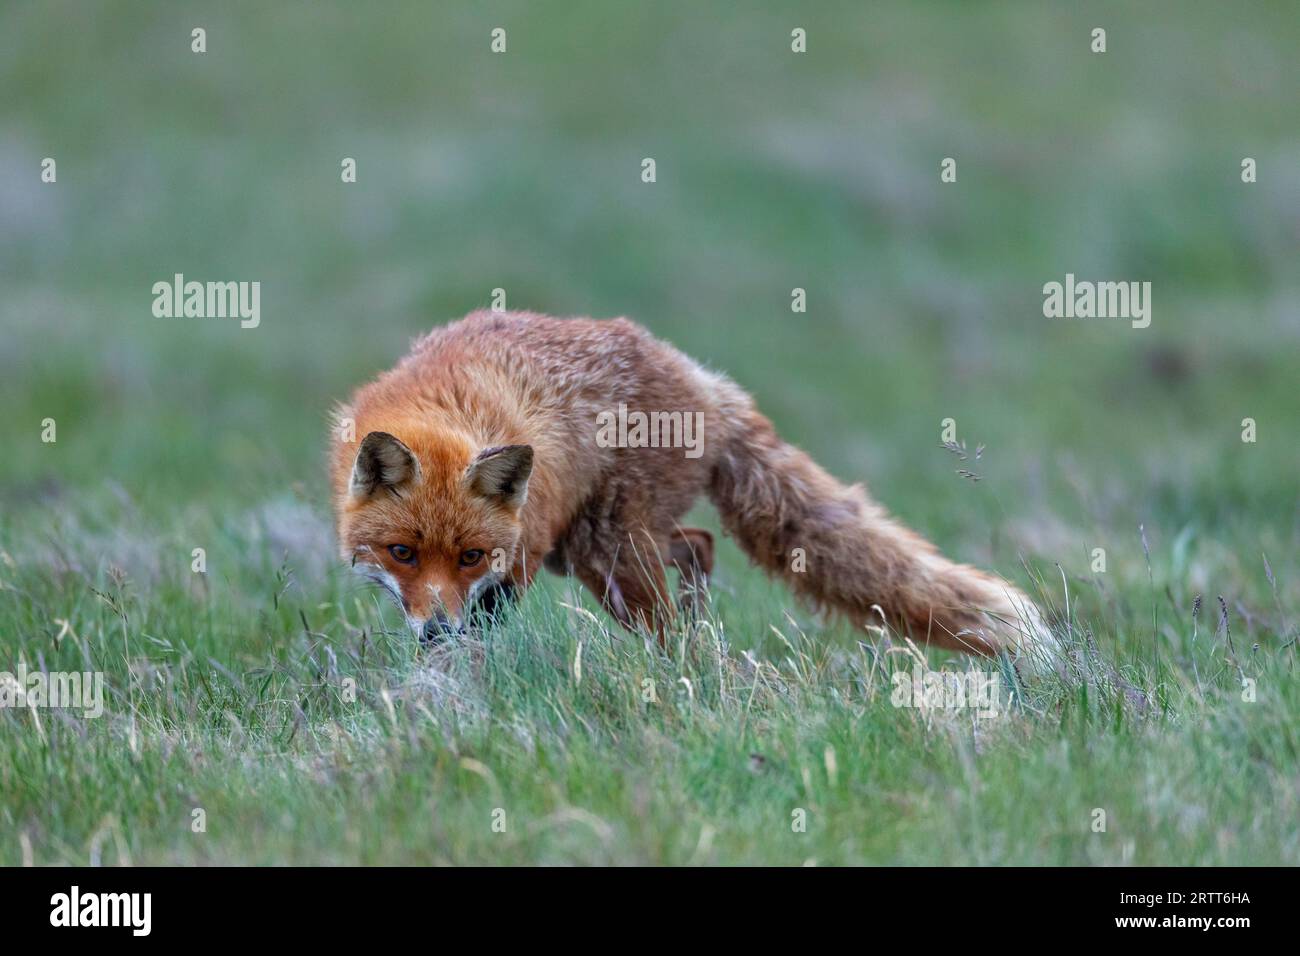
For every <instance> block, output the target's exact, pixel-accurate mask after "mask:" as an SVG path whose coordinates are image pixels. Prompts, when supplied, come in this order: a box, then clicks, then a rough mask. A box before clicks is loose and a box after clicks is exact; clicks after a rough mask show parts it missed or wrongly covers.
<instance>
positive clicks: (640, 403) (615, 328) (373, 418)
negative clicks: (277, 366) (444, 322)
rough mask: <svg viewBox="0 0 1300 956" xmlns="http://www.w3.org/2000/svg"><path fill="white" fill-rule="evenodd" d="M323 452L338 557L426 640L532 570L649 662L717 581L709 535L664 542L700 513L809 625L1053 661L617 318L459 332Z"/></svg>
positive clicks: (694, 531)
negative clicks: (556, 576)
mask: <svg viewBox="0 0 1300 956" xmlns="http://www.w3.org/2000/svg"><path fill="white" fill-rule="evenodd" d="M616 420H617V428H615V421H616ZM692 424H697V425H698V428H695V429H692V427H691V426H692ZM692 432H694V434H693V435H692V434H691V433H692ZM665 433H666V434H665ZM332 434H333V442H332V449H331V451H332V472H333V487H334V497H335V506H336V512H337V525H338V540H339V544H340V548H341V552H342V556H343V558H344V560H346V561H350V562H351V563H352V566H353V567H354V568H355V569H356V570H357V571H359V572H361V573H362V574H364V575H366V576H368V577H370V578H371V579H373V580H374V581H376V582H378V583H379V584H380V585H382V586H383V587H384V588H386V589H387V590H388V591H389V592H390V593H391V594H392V596H393V598H394V599H395V600H397V601H398V602H399V603H400V605H401V606H402V609H403V610H404V611H405V613H406V617H407V620H408V623H409V624H410V625H411V627H412V628H413V629H414V630H415V631H416V633H417V634H418V635H419V636H420V637H421V639H423V640H428V641H438V640H441V639H442V638H443V636H445V635H446V634H449V633H456V632H459V631H463V630H464V628H465V626H466V624H467V622H468V621H469V619H470V613H471V610H472V609H474V608H479V607H481V608H483V609H485V610H487V611H488V612H491V611H494V610H496V609H497V608H498V607H499V606H500V603H501V601H502V599H503V598H514V597H517V596H518V595H519V594H520V593H521V592H522V591H523V590H524V589H525V588H527V587H528V585H529V583H530V582H531V581H532V579H533V576H534V575H535V574H536V573H537V570H538V568H539V567H542V566H545V567H546V568H547V569H548V570H550V571H553V572H557V573H561V574H571V575H576V576H577V577H578V579H579V580H580V581H581V582H582V583H583V584H584V585H585V586H586V587H587V588H589V589H590V590H591V592H592V593H593V594H594V595H595V596H596V598H597V599H599V601H600V602H601V605H602V606H603V607H604V608H605V610H606V611H607V612H608V613H609V614H610V615H611V616H613V617H614V618H615V619H616V620H617V621H618V622H619V623H620V624H622V625H623V626H624V627H626V628H628V629H630V630H634V631H635V630H638V629H643V630H645V631H647V632H651V633H654V634H656V635H658V637H659V639H660V641H661V642H662V641H663V640H664V637H665V634H666V631H667V629H668V628H669V627H670V626H671V624H672V622H673V619H674V617H675V615H676V613H678V609H677V607H676V604H678V603H681V604H690V603H691V602H693V601H694V600H695V599H696V598H697V597H698V596H699V594H700V593H701V590H702V589H703V588H704V586H705V585H706V584H707V580H708V578H709V576H710V575H711V574H712V571H713V553H714V548H713V537H712V535H711V534H710V533H709V532H708V531H705V530H702V529H699V528H684V527H682V526H681V525H680V524H679V521H680V520H681V518H682V517H683V516H684V515H685V514H686V512H687V511H688V510H689V509H690V507H691V506H692V504H693V503H694V502H695V501H696V499H697V498H698V497H699V495H700V494H702V493H704V494H707V495H708V496H709V497H710V498H711V499H712V501H713V503H714V504H715V505H716V506H717V509H718V511H719V512H720V514H721V518H722V524H723V526H724V527H725V529H726V530H727V532H728V533H729V534H730V535H732V536H733V537H734V538H735V539H736V541H737V542H738V543H739V544H740V546H741V547H742V548H743V549H744V550H745V552H746V553H747V554H748V555H749V556H750V558H751V559H752V560H753V561H754V562H755V563H757V564H758V565H759V566H760V567H762V568H763V569H764V570H765V571H767V572H768V573H769V574H772V575H774V576H778V577H780V578H781V579H782V580H784V581H785V582H786V583H787V584H788V585H789V586H790V587H791V588H792V589H793V590H794V591H795V593H796V594H798V595H800V596H801V597H803V598H804V599H806V600H808V601H809V602H810V603H811V604H813V605H814V606H815V607H818V608H820V609H825V610H829V611H832V612H838V613H840V614H843V615H845V616H847V617H848V618H849V619H850V620H852V621H853V622H855V623H856V624H857V625H859V626H861V625H880V624H882V623H888V624H889V625H890V626H892V627H894V628H897V629H899V630H901V631H903V632H905V633H908V634H910V635H911V636H912V638H913V639H914V640H915V641H916V642H917V643H918V644H925V643H929V644H932V645H935V646H938V647H944V648H953V649H958V650H964V651H968V652H973V653H978V654H985V655H996V654H998V653H1000V652H1001V651H1004V650H1005V651H1008V652H1009V653H1010V654H1011V655H1013V656H1015V657H1017V658H1018V659H1020V660H1025V659H1028V660H1029V661H1030V662H1031V663H1033V664H1035V665H1038V664H1041V663H1043V662H1045V661H1047V660H1050V659H1051V658H1052V657H1053V655H1054V652H1055V642H1054V638H1053V636H1052V633H1051V631H1050V630H1049V629H1048V627H1047V626H1046V624H1045V623H1044V621H1043V618H1042V616H1041V614H1040V613H1039V611H1038V609H1037V608H1036V607H1035V606H1034V605H1033V604H1032V603H1031V602H1030V601H1029V599H1028V598H1027V597H1025V595H1024V594H1022V593H1021V592H1020V591H1018V590H1016V589H1015V588H1014V587H1012V586H1011V585H1009V584H1007V583H1006V582H1005V581H1002V580H1000V579H998V578H996V577H993V576H990V575H987V574H984V573H982V572H980V571H977V570H975V569H973V568H970V567H966V566H964V565H960V564H955V563H953V562H951V561H949V560H947V559H946V558H944V557H942V556H941V555H940V554H939V553H938V551H936V550H935V548H934V547H933V546H932V545H931V544H930V543H928V542H927V541H925V540H924V539H923V538H921V537H920V536H918V535H917V534H915V533H914V532H912V531H910V530H908V529H907V528H905V527H903V526H902V525H901V524H899V523H898V522H896V521H894V520H893V519H891V518H890V517H889V516H888V515H887V514H886V513H885V511H884V510H883V509H882V508H881V507H880V506H879V505H878V504H876V503H875V502H873V501H872V500H871V499H870V498H868V497H867V495H866V492H865V491H864V490H863V488H862V487H861V486H860V485H854V486H852V487H846V486H845V485H842V484H840V483H839V482H838V481H836V480H835V479H834V478H832V477H831V476H830V475H829V474H827V473H826V472H825V471H824V470H822V468H821V467H819V466H818V465H817V464H816V463H815V462H814V461H813V460H812V459H811V458H809V457H808V456H807V455H806V454H804V453H803V452H802V451H800V450H799V449H798V448H795V447H794V446H792V445H788V444H786V443H785V442H784V441H782V440H781V439H780V438H779V437H777V434H776V432H775V431H774V430H773V428H772V425H771V423H770V422H769V421H768V420H767V419H766V418H764V417H763V416H762V415H761V414H759V412H758V410H757V409H756V408H755V406H754V402H753V400H752V399H751V398H750V397H749V395H748V394H746V393H745V392H744V391H743V390H742V389H741V388H740V387H739V386H737V385H736V384H735V383H733V382H731V381H730V380H729V379H727V378H725V377H724V376H722V375H720V374H718V373H716V372H712V371H709V370H707V369H705V368H703V367H702V366H700V365H699V364H697V363H696V362H694V361H693V360H692V359H690V358H688V357H687V356H686V355H684V354H682V353H681V352H679V351H678V350H677V349H675V348H673V347H672V346H670V345H668V344H667V343H665V342H661V341H659V340H658V339H656V338H654V337H653V336H651V335H650V334H649V333H648V332H647V331H646V330H644V329H643V328H641V327H640V326H638V325H636V324H634V323H633V322H630V321H628V320H627V319H612V320H608V321H596V320H591V319H555V318H550V317H548V316H543V315H535V314H530V313H521V312H515V313H492V312H475V313H472V314H470V315H469V316H467V317H465V318H464V319H461V320H460V321H457V322H454V323H452V324H450V325H448V326H445V327H443V328H439V329H436V330H434V331H433V332H431V333H429V334H428V335H426V336H425V337H424V338H422V339H419V340H418V341H416V343H415V344H414V345H413V347H412V349H411V352H410V354H409V355H407V356H406V357H405V358H404V359H402V361H401V362H399V363H398V365H397V366H396V367H395V368H393V369H392V370H390V371H388V372H386V373H384V374H383V375H381V376H380V377H379V378H378V379H377V380H376V381H374V382H372V383H370V384H369V385H366V386H364V387H363V388H361V389H359V390H358V391H357V392H356V393H355V395H354V396H353V398H352V401H351V403H350V404H348V405H345V406H341V407H340V408H338V409H336V422H335V428H334V429H333V432H332ZM358 439H359V440H358ZM669 566H672V567H674V568H676V569H677V571H678V572H679V575H680V581H679V585H678V592H679V593H678V594H677V596H676V598H677V600H676V601H674V599H673V595H671V594H670V592H669V587H668V579H667V574H666V569H667V567H669Z"/></svg>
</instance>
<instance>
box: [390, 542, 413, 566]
mask: <svg viewBox="0 0 1300 956" xmlns="http://www.w3.org/2000/svg"><path fill="white" fill-rule="evenodd" d="M388 553H389V554H391V555H392V556H393V559H394V560H396V561H401V562H402V563H403V564H414V563H415V552H414V551H412V550H411V549H410V548H408V547H407V546H406V545H404V544H390V545H389V546H388Z"/></svg>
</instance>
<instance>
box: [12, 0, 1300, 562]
mask: <svg viewBox="0 0 1300 956" xmlns="http://www.w3.org/2000/svg"><path fill="white" fill-rule="evenodd" d="M1162 9H1163V10H1164V11H1165V12H1166V14H1167V15H1165V16H1160V15H1157V14H1156V12H1155V11H1154V9H1153V8H1144V9H1143V11H1142V13H1141V16H1140V17H1138V16H1135V15H1134V14H1132V13H1130V12H1127V7H1126V5H1123V4H1071V5H1069V7H1066V5H1064V4H1061V5H1052V4H1025V3H1008V4H952V3H928V4H927V3H920V4H914V3H909V4H897V5H893V4H883V5H872V6H871V7H869V8H868V7H862V6H861V5H855V4H819V5H815V6H814V7H813V8H811V9H799V8H792V7H785V6H783V5H780V4H753V5H746V8H745V10H744V13H743V15H742V14H739V13H738V12H737V11H735V10H732V9H730V8H729V6H727V5H710V4H699V3H690V4H671V3H670V4H657V5H654V6H653V7H646V8H645V9H641V10H632V9H630V8H627V7H624V6H614V5H609V4H600V3H538V2H528V3H515V4H512V3H495V4H486V5H475V6H474V8H472V9H471V8H470V7H468V6H467V5H459V6H458V5H450V6H438V7H430V6H429V5H427V4H422V3H409V4H403V3H385V4H380V5H376V6H374V7H373V8H359V7H354V6H352V5H349V4H341V3H319V2H311V3H276V4H270V5H263V4H252V3H235V4H230V5H213V4H184V3H178V4H173V3H168V4H159V5H150V4H131V5H126V4H90V5H87V4H49V3H39V4H37V3H18V4H10V5H8V6H7V7H6V9H5V11H4V14H3V21H2V22H3V30H0V37H2V39H0V64H2V69H3V73H2V80H3V88H4V89H5V91H6V95H5V97H4V102H3V107H2V109H3V112H2V113H0V171H2V173H3V175H2V177H0V189H2V190H3V193H2V194H0V208H2V209H3V210H4V213H3V215H4V219H5V228H4V230H3V237H2V238H0V243H3V245H2V246H0V250H2V251H3V258H2V260H0V262H2V265H0V269H2V270H3V272H2V276H3V282H4V287H5V290H6V293H7V294H6V295H5V297H4V299H3V302H2V303H0V321H2V322H3V329H4V335H3V340H2V341H0V374H2V376H3V380H4V382H5V404H6V407H7V414H6V415H5V416H4V417H3V424H0V428H3V430H4V431H3V433H0V434H2V437H3V439H4V447H5V448H6V449H7V452H6V455H5V462H4V465H3V473H2V474H3V482H2V485H0V493H2V494H3V496H4V498H3V501H4V503H5V505H6V506H7V507H6V510H10V509H13V508H20V507H23V506H30V505H33V504H36V503H39V502H41V501H44V500H46V499H48V498H49V497H50V496H52V495H54V496H57V495H59V494H64V493H66V494H76V495H86V494H89V495H95V494H101V493H102V489H103V488H104V486H105V485H107V484H111V483H115V484H117V485H120V486H121V488H122V489H123V490H124V491H125V492H126V494H128V495H129V496H130V497H131V498H132V499H133V500H137V501H141V502H147V503H148V508H149V510H151V511H152V510H159V511H168V510H175V509H178V508H183V507H185V506H187V505H194V504H202V505H203V506H220V507H231V506H234V505H238V504H240V503H249V502H253V501H256V500H257V499H258V498H259V497H261V496H264V495H265V494H267V493H268V491H269V490H271V489H273V488H275V487H277V486H283V485H285V484H286V483H288V482H292V481H298V482H302V483H303V484H304V486H305V487H306V488H307V490H308V493H309V494H311V495H312V497H313V500H316V499H319V498H320V492H321V490H322V481H321V468H320V464H321V458H322V456H321V447H322V436H323V430H324V424H323V423H324V419H325V412H326V409H327V407H328V405H329V403H330V402H331V401H333V400H335V399H338V398H340V397H343V396H345V395H346V394H347V392H348V390H349V389H350V388H352V387H354V386H355V385H356V384H358V383H360V382H362V381H364V380H365V379H366V378H368V377H369V376H371V375H372V374H373V373H375V372H376V371H377V370H379V369H382V368H384V367H386V366H388V365H389V364H390V363H391V362H392V361H393V360H394V359H395V358H396V357H397V356H399V355H400V354H401V353H402V352H403V351H404V349H405V347H406V344H407V343H408V341H409V339H410V338H411V337H413V336H415V335H417V334H420V333H421V332H423V331H424V330H426V329H428V328H429V327H431V326H432V325H434V324H438V323H441V322H444V321H446V320H448V319H450V318H454V317H456V316H459V315H461V314H463V313H465V312H466V311H468V310H470V309H472V308H475V307H481V306H483V305H485V304H487V302H488V297H489V295H490V292H491V290H492V289H493V288H496V287H501V288H504V289H505V290H506V292H507V296H508V304H509V305H510V307H512V308H527V309H533V310H538V311H546V312H552V313H555V314H560V315H571V314H589V315H594V316H602V317H603V316H614V315H628V316H631V317H633V318H635V319H637V320H639V321H640V322H642V323H644V324H645V325H647V326H648V327H649V328H650V329H652V330H653V331H655V332H656V333H657V334H659V335H661V336H664V337H666V338H668V339H670V340H671V341H673V342H674V343H675V344H677V345H678V346H679V347H681V348H682V349H684V350H685V351H687V352H688V353H690V354H692V355H695V356H697V357H698V358H700V359H702V360H704V361H706V362H708V363H710V364H713V365H715V366H717V367H719V368H721V369H724V370H726V371H728V372H729V373H731V374H732V375H733V376H734V377H735V378H736V379H737V380H738V381H739V382H741V383H742V384H743V385H745V386H746V387H748V388H749V389H751V390H752V391H753V392H754V393H755V394H756V395H757V397H758V399H759V401H760V405H761V407H762V408H763V409H764V410H765V411H766V412H767V413H768V414H769V415H770V416H772V417H773V418H774V419H775V421H776V422H777V424H778V426H779V427H780V428H781V429H782V430H783V431H784V432H785V433H786V434H787V435H788V436H789V437H790V438H791V439H792V440H795V441H798V442H800V443H802V444H803V445H805V446H806V447H807V448H808V449H809V450H810V451H811V452H812V453H813V454H814V455H815V456H817V457H818V458H820V459H822V460H823V461H825V462H826V463H827V464H828V466H830V467H831V468H832V469H833V470H834V471H836V472H837V473H838V474H839V475H841V476H842V477H845V478H852V479H859V478H860V479H864V480H867V481H868V482H869V484H870V486H871V487H872V489H873V490H874V491H875V492H876V493H877V494H878V495H879V496H880V497H881V498H882V499H883V500H884V501H886V502H887V503H888V504H889V505H890V506H891V507H893V508H895V509H896V510H898V511H899V512H900V513H902V514H903V516H904V517H906V518H908V519H909V520H913V521H915V522H917V523H918V524H920V525H922V526H924V527H926V528H927V529H929V530H930V531H931V533H933V534H935V535H937V536H939V537H940V538H944V537H947V536H952V535H957V536H963V535H973V536H977V537H982V536H983V535H984V532H983V530H982V529H988V528H991V527H993V526H994V525H997V526H1001V527H1004V528H1005V529H1006V530H1007V532H1008V533H1012V531H1011V529H1012V528H1015V529H1016V530H1015V534H1016V535H1017V536H1018V537H1017V541H1018V542H1019V543H1020V545H1021V546H1022V547H1024V548H1027V549H1028V550H1030V551H1043V552H1045V553H1047V554H1048V556H1050V557H1051V558H1052V559H1053V560H1072V559H1074V558H1076V557H1077V556H1078V555H1079V554H1080V553H1081V548H1082V546H1083V544H1084V543H1091V538H1090V537H1089V532H1090V529H1091V527H1092V525H1093V524H1094V523H1095V522H1096V521H1097V520H1099V519H1101V518H1105V519H1106V520H1107V522H1108V523H1110V521H1111V520H1112V519H1113V520H1114V526H1115V527H1127V528H1128V529H1130V530H1134V529H1135V528H1136V525H1137V523H1138V521H1140V520H1143V519H1144V518H1145V519H1146V523H1147V525H1148V527H1149V528H1151V533H1152V534H1153V535H1159V534H1160V533H1161V532H1162V530H1163V529H1164V527H1165V526H1167V525H1177V526H1178V527H1181V526H1183V525H1185V524H1187V523H1189V522H1195V523H1197V524H1198V525H1200V526H1202V527H1204V528H1217V527H1223V526H1228V525H1232V524H1235V523H1237V522H1248V523H1249V524H1250V527H1251V528H1252V530H1253V531H1254V532H1255V533H1257V534H1259V535H1264V536H1269V535H1272V536H1277V538H1278V540H1276V541H1275V542H1274V544H1275V547H1286V546H1291V545H1293V544H1294V543H1295V540H1296V538H1295V533H1296V519H1297V508H1296V494H1295V488H1296V486H1295V480H1294V479H1295V465H1296V443H1295V436H1296V434H1297V426H1298V425H1300V402H1297V401H1296V390H1295V389H1296V378H1295V372H1296V358H1297V347H1298V346H1300V306H1297V297H1296V291H1297V285H1298V284H1300V269H1297V268H1296V266H1297V257H1296V253H1297V250H1298V249H1300V138H1298V137H1297V128H1298V127H1297V119H1298V117H1300V111H1298V108H1297V99H1296V90H1297V88H1298V84H1297V82H1296V80H1297V69H1296V65H1295V57H1294V51H1295V48H1296V42H1297V40H1298V39H1300V17H1297V16H1296V14H1295V9H1294V7H1293V6H1291V5H1289V4H1253V5H1252V4H1248V5H1245V6H1243V7H1234V8H1233V9H1228V8H1224V7H1222V6H1219V5H1213V4H1200V5H1193V6H1192V7H1189V6H1188V5H1186V4H1167V5H1164V6H1163V7H1162ZM1094 25H1102V26H1104V27H1106V29H1107V30H1108V44H1109V49H1108V52H1107V53H1105V54H1101V55H1098V54H1093V53H1092V52H1090V50H1089V42H1090V41H1089V31H1090V29H1091V28H1092V27H1093V26H1094ZM194 26H203V27H204V28H205V29H206V30H207V34H208V52H207V53H205V54H195V53H192V52H190V30H191V28H192V27H194ZM496 26H502V27H504V28H505V29H507V31H508V52H507V53H506V54H504V55H494V54H492V53H491V52H490V51H489V31H490V30H491V29H492V28H493V27H496ZM794 26H801V27H803V28H804V29H806V30H807V31H808V37H809V40H808V52H807V53H806V54H802V55H796V54H793V53H791V51H790V37H789V33H790V30H791V29H792V28H793V27H794ZM45 156H51V157H53V158H55V159H56V160H57V163H58V183H57V184H55V185H48V184H43V183H41V182H40V180H39V175H38V174H39V164H40V161H41V159H42V158H43V157H45ZM345 156H348V157H354V158H355V159H356V160H357V163H358V170H359V178H358V182H357V183H355V184H347V185H345V184H343V183H342V182H340V175H339V174H340V166H339V164H340V161H341V159H342V158H343V157H345ZM647 156H649V157H653V158H654V159H655V160H656V163H657V166H658V182H657V183H655V184H653V185H646V184H643V183H642V182H641V181H640V175H639V174H640V162H641V159H642V158H643V157H647ZM948 156H951V157H953V158H955V159H956V160H957V164H958V181H957V183H955V184H948V185H945V184H942V183H940V181H939V163H940V161H941V159H942V158H944V157H948ZM1243 156H1251V157H1254V158H1255V159H1256V160H1257V161H1258V164H1259V171H1260V172H1259V181H1258V182H1257V183H1255V184H1253V185H1245V184H1243V183H1242V182H1241V180H1240V175H1239V172H1240V170H1239V164H1240V161H1241V159H1242V157H1243ZM176 272H182V273H184V274H185V275H186V276H187V277H189V278H195V279H199V280H209V279H212V280H218V279H219V280H232V279H238V280H252V279H257V280H260V281H261V282H262V315H263V318H262V324H261V327H260V328H258V329H255V330H241V329H239V328H238V325H237V323H235V322H233V321H221V320H199V319H156V318H154V317H153V315H152V314H151V311H150V307H151V304H152V295H151V293H150V287H151V285H152V283H153V282H155V281H159V280H166V279H170V277H171V276H172V275H173V273H176ZM1066 272H1073V273H1075V274H1076V275H1077V276H1079V277H1080V278H1091V279H1116V280H1119V279H1126V280H1127V279H1132V280H1145V281H1150V282H1151V283H1152V284H1153V287H1154V290H1153V302H1154V318H1153V322H1152V324H1151V327H1150V328H1148V329H1145V330H1134V329H1131V328H1129V327H1128V326H1127V324H1126V323H1124V322H1123V321H1114V320H1091V321H1087V320H1049V319H1045V318H1044V317H1043V315H1042V313H1041V304H1042V292H1041V288H1042V285H1043V283H1045V282H1048V281H1053V280H1056V281H1060V280H1062V279H1063V278H1064V275H1065V273H1066ZM796 286H798V287H802V288H805V289H807V293H808V303H809V305H808V312H807V313H806V314H793V313H792V312H791V310H790V307H789V304H790V290H791V289H792V288H794V287H796ZM1248 416H1249V417H1253V418H1255V419H1256V421H1257V422H1258V427H1259V442H1258V443H1257V444H1255V445H1244V444H1243V443H1242V442H1241V441H1240V431H1241V426H1240V422H1241V419H1242V418H1244V417H1248ZM45 417H53V418H55V419H56V420H57V421H58V423H59V441H58V443H57V445H53V446H50V445H43V444H41V443H40V442H39V441H38V440H36V439H37V438H38V437H39V423H40V421H41V419H43V418H45ZM946 417H953V418H955V419H956V420H957V425H958V435H959V438H961V439H963V440H966V441H967V442H968V443H969V444H970V445H971V446H972V447H973V446H974V445H975V444H977V443H983V444H985V445H986V446H987V447H988V451H987V452H986V455H985V458H984V460H983V461H982V462H981V463H982V464H983V465H984V468H985V481H984V482H983V483H981V484H980V485H979V486H977V487H968V486H966V484H965V483H963V481H962V479H960V478H957V477H955V476H954V474H953V468H952V467H951V466H952V465H953V462H952V461H950V459H949V457H948V456H947V455H946V453H945V452H943V451H942V450H940V449H939V448H938V433H939V422H940V420H941V419H943V418H946ZM958 503H960V505H959V504H958ZM1157 516H1159V518H1160V520H1156V518H1157ZM1022 524H1023V525H1024V526H1025V527H1023V528H1022V527H1021V525H1022ZM1058 525H1063V526H1064V527H1057V526H1058ZM1054 528H1055V529H1056V530H1055V532H1054V531H1053V529H1054ZM1082 538H1088V539H1089V540H1088V542H1085V541H1084V540H1082ZM1135 540H1136V539H1135V538H1133V537H1132V536H1130V538H1129V540H1128V541H1126V542H1125V543H1124V546H1125V547H1131V546H1132V545H1133V544H1134V542H1135ZM1102 543H1105V542H1102ZM1112 543H1113V544H1114V545H1115V546H1116V547H1118V546H1119V542H1112Z"/></svg>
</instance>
